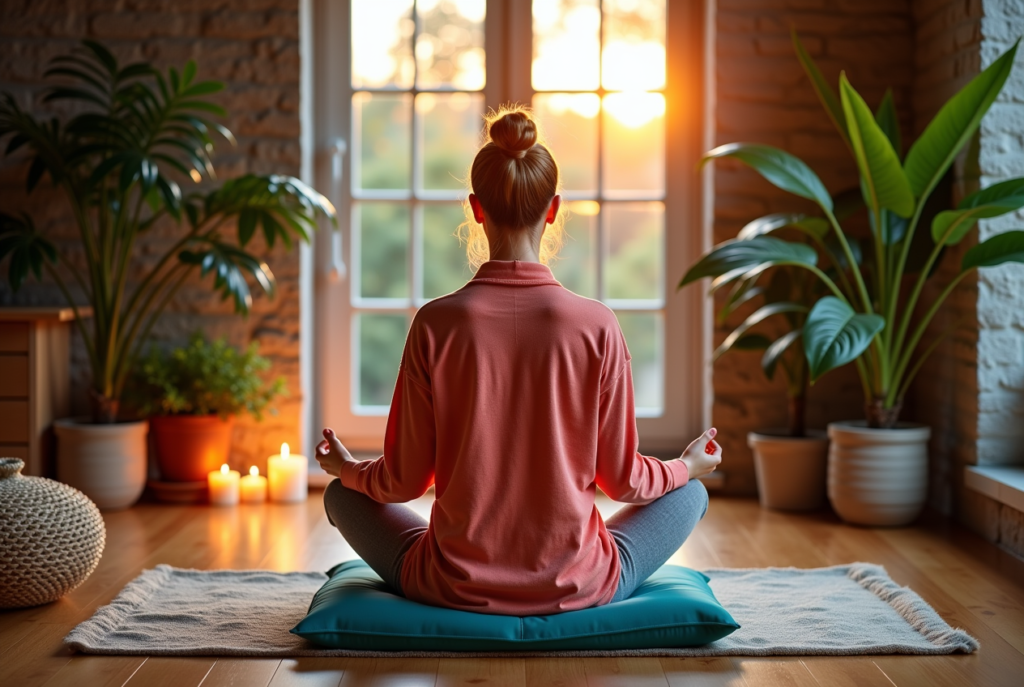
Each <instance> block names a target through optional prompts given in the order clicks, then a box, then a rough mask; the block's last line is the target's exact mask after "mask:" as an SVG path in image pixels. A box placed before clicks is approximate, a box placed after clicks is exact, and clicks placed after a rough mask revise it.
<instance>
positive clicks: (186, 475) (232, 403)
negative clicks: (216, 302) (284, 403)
mask: <svg viewBox="0 0 1024 687" xmlns="http://www.w3.org/2000/svg"><path fill="white" fill-rule="evenodd" d="M269 367H270V362H269V361H268V360H267V359H266V358H263V357H261V356H260V355H259V354H258V353H257V344H256V342H253V343H251V344H250V345H249V347H248V348H246V349H244V350H239V349H237V348H234V347H232V346H229V345H228V343H227V342H226V341H225V340H224V339H217V340H216V341H213V342H208V341H206V340H205V339H204V338H203V336H202V334H198V333H197V334H194V335H193V336H192V338H191V339H190V340H189V342H188V345H187V346H184V347H182V348H177V349H175V350H172V351H170V352H167V353H164V352H161V351H160V350H159V349H157V348H155V347H154V348H151V349H150V351H149V355H148V356H147V357H146V358H144V359H143V361H142V365H141V366H140V368H139V371H138V372H137V378H136V383H135V392H136V394H137V395H138V397H139V401H138V403H139V409H140V411H141V412H142V413H143V414H145V415H148V416H149V428H150V433H151V434H152V438H153V446H154V448H155V451H156V458H157V464H158V465H159V467H160V475H161V477H162V478H163V479H164V480H165V481H168V482H201V481H203V480H205V479H206V475H207V473H209V472H210V471H211V470H216V469H217V468H218V467H220V466H221V465H222V464H223V463H226V462H227V459H228V452H229V450H230V447H231V429H232V427H233V425H234V419H235V416H236V415H238V414H240V413H250V414H252V415H253V416H254V417H255V418H256V419H257V420H259V419H262V414H263V411H264V410H266V408H267V405H268V404H269V403H270V402H271V401H272V400H273V399H274V398H275V397H276V396H278V395H279V394H281V393H283V392H284V380H283V379H280V378H279V379H276V380H274V381H271V382H268V381H266V380H265V379H264V376H263V373H264V372H266V370H267V369H268V368H269Z"/></svg>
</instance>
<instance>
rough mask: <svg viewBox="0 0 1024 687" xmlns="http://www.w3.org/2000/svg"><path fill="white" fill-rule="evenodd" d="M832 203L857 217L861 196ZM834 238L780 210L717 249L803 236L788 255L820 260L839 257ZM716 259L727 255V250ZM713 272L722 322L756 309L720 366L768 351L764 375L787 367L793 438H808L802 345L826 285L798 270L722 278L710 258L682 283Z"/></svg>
mask: <svg viewBox="0 0 1024 687" xmlns="http://www.w3.org/2000/svg"><path fill="white" fill-rule="evenodd" d="M851 200H852V201H853V202H851ZM833 205H834V207H835V212H836V215H837V217H839V218H841V219H842V218H846V217H847V216H849V215H850V214H852V212H853V211H854V210H856V208H857V207H858V203H857V202H856V198H855V197H854V198H852V199H851V194H850V192H844V193H841V194H839V195H838V196H837V197H836V198H835V199H833ZM828 233H829V225H828V223H827V222H826V221H825V220H824V219H822V218H819V217H807V216H805V215H801V214H793V213H775V214H771V215H766V216H764V217H759V218H758V219H755V220H753V221H751V222H749V223H748V224H747V225H746V226H744V227H743V228H742V229H741V230H740V232H739V233H738V234H737V235H736V238H735V239H733V240H731V241H728V242H726V243H725V244H722V245H721V246H719V247H718V248H720V249H725V252H729V251H730V250H731V251H732V253H733V255H735V254H736V253H737V251H739V252H743V251H746V250H749V249H750V248H751V247H753V248H754V249H755V250H759V249H762V248H763V247H765V246H768V247H770V246H771V245H772V242H773V241H777V240H778V238H776V236H775V235H776V234H781V235H783V236H786V235H788V236H791V237H794V238H796V239H797V242H794V243H791V244H790V245H789V246H787V247H786V250H790V251H793V252H794V256H796V257H798V258H799V259H802V260H804V261H814V262H817V260H818V251H822V252H825V253H827V254H831V255H834V254H835V253H834V251H835V247H834V246H830V245H829V242H828ZM749 241H753V242H754V243H753V244H750V245H746V246H744V245H742V244H741V242H749ZM799 244H804V245H802V246H801V245H799ZM728 246H733V247H732V248H727V247H728ZM851 248H852V249H853V252H854V256H855V257H857V258H858V259H859V257H860V247H859V245H857V244H856V243H853V242H852V243H851ZM717 255H718V256H721V255H722V252H719V253H718V254H717ZM839 264H841V261H840V262H839ZM834 273H835V269H834V268H833V269H831V270H828V271H826V274H834ZM711 275H716V276H715V278H714V279H713V280H712V282H711V289H710V293H709V295H711V296H714V295H715V294H716V293H718V292H719V291H725V289H726V287H728V291H727V293H726V297H725V298H724V302H723V304H722V306H721V308H720V309H719V312H718V315H717V321H718V323H719V324H724V323H725V322H726V321H727V320H728V318H729V317H730V316H731V315H733V314H734V313H736V312H738V311H740V310H741V309H744V308H747V307H748V306H749V305H751V304H753V305H754V306H756V307H754V309H753V311H752V312H750V313H749V314H748V315H747V316H746V317H744V318H743V319H742V320H741V321H740V322H739V324H737V325H736V326H735V327H734V328H733V329H732V331H730V332H729V334H728V335H727V336H726V337H725V339H724V340H723V341H722V343H721V344H720V345H719V346H718V347H717V348H716V349H715V351H714V353H713V355H712V358H713V360H715V361H717V360H718V359H719V358H720V357H722V356H723V355H725V354H726V353H728V352H729V351H732V350H743V351H761V352H762V355H761V369H762V370H763V371H764V374H765V376H766V377H767V378H768V379H769V380H771V379H773V378H774V377H775V375H776V373H777V372H778V371H779V370H781V372H782V376H783V378H784V379H785V384H786V395H787V398H788V415H789V422H788V433H789V436H791V437H803V436H806V414H807V390H808V385H809V382H810V368H809V366H808V364H807V358H806V357H805V356H804V354H803V350H802V348H801V347H800V346H799V345H797V344H798V343H799V341H800V338H801V336H802V334H803V329H804V324H805V323H806V321H807V314H808V313H809V312H810V310H811V308H812V307H813V305H814V304H815V302H817V300H818V299H819V298H820V297H821V296H823V295H825V288H824V286H823V284H822V283H821V281H819V280H818V279H816V278H815V276H814V275H813V274H811V273H809V272H807V271H806V270H802V269H798V268H796V267H793V266H791V265H774V266H768V267H766V268H765V269H753V270H747V269H746V268H745V267H740V268H738V269H737V270H735V271H733V270H730V271H726V272H725V273H720V270H719V268H718V266H717V265H716V264H715V263H714V259H713V258H710V257H709V258H708V259H705V260H702V261H700V262H698V263H697V264H696V265H694V266H693V267H692V268H691V269H690V270H689V271H688V272H687V274H686V276H685V277H684V278H683V284H688V283H692V282H694V281H695V280H697V279H700V278H702V277H705V276H711Z"/></svg>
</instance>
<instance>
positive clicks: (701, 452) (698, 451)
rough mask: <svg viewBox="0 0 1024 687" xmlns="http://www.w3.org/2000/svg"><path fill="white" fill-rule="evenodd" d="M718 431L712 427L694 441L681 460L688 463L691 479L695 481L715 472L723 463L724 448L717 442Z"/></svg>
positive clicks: (680, 457)
mask: <svg viewBox="0 0 1024 687" xmlns="http://www.w3.org/2000/svg"><path fill="white" fill-rule="evenodd" d="M717 435H718V430H717V429H715V428H714V427H712V428H711V429H709V430H708V431H706V432H704V433H703V434H701V435H700V436H699V437H697V438H696V439H694V440H693V441H692V442H691V443H690V445H689V446H687V447H686V450H685V451H683V455H681V456H679V460H681V461H683V462H684V463H686V469H687V470H688V471H689V473H690V479H695V478H697V477H701V476H703V475H707V474H710V473H712V472H714V471H715V468H717V467H718V465H719V463H721V462H722V447H721V446H719V445H718V442H717V441H715V437H716V436H717Z"/></svg>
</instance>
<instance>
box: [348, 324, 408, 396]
mask: <svg viewBox="0 0 1024 687" xmlns="http://www.w3.org/2000/svg"><path fill="white" fill-rule="evenodd" d="M353 325H354V326H355V329H356V332H358V334H357V336H358V339H359V345H358V347H357V355H358V357H359V362H358V366H357V368H356V369H357V370H358V371H359V387H358V388H359V398H358V404H359V405H362V406H386V405H390V404H391V395H392V393H394V390H395V380H397V379H398V366H399V364H400V363H401V362H402V349H403V348H405V334H406V331H407V330H408V328H409V325H408V318H407V317H406V316H405V315H392V314H381V313H359V314H357V315H355V318H354V322H353Z"/></svg>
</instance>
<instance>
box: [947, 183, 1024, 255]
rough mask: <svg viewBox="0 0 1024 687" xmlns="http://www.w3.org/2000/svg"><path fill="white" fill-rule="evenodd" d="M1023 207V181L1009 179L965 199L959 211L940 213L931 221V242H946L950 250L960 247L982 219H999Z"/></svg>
mask: <svg viewBox="0 0 1024 687" xmlns="http://www.w3.org/2000/svg"><path fill="white" fill-rule="evenodd" d="M1022 207H1024V179H1009V180H1008V181H1003V182H1000V183H998V184H993V185H992V186H989V187H988V188H983V189H981V190H980V191H976V192H975V193H972V194H971V195H969V196H967V197H966V198H964V199H963V200H962V201H961V202H960V205H959V206H958V209H956V210H946V211H944V212H940V213H939V214H938V215H936V216H935V219H934V220H932V239H933V240H934V241H935V242H936V243H938V242H940V241H942V240H943V239H945V244H946V245H947V246H953V245H956V244H957V243H959V242H960V241H961V240H962V239H963V237H964V236H966V235H967V232H969V231H970V230H971V228H973V227H974V224H975V222H977V220H979V219H988V218H989V217H998V216H1000V215H1005V214H1006V213H1008V212H1013V211H1014V210H1019V209H1021V208H1022Z"/></svg>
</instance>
